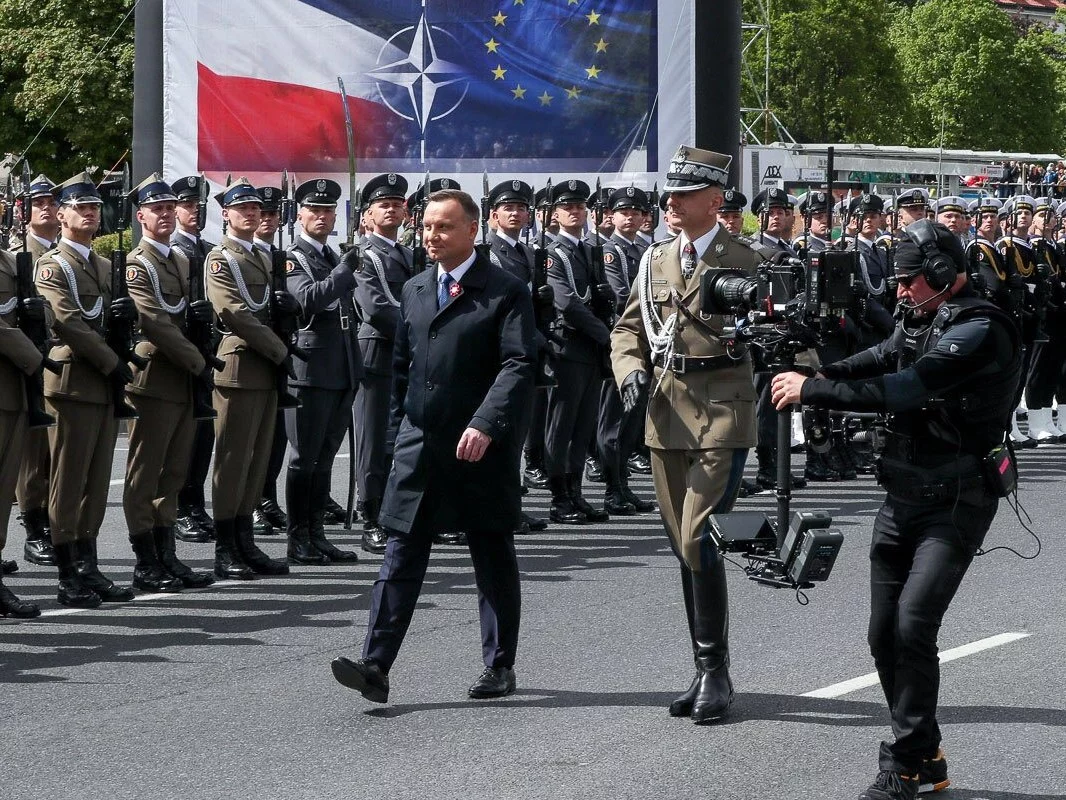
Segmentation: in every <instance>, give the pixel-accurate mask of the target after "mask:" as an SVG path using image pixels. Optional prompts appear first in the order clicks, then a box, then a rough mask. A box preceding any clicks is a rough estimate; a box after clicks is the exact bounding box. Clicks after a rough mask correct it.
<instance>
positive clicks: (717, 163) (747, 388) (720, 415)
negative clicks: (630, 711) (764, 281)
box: [611, 146, 762, 723]
mask: <svg viewBox="0 0 1066 800" xmlns="http://www.w3.org/2000/svg"><path fill="white" fill-rule="evenodd" d="M731 161H732V159H731V158H730V157H729V156H726V155H721V154H719V153H713V152H711V151H709V150H698V149H696V148H694V147H684V146H682V147H680V148H679V149H678V151H677V153H676V154H675V155H674V157H673V160H672V161H671V162H670V170H669V172H668V173H667V176H666V177H667V181H666V186H665V189H664V193H666V196H667V197H668V198H669V199H668V201H667V202H668V213H669V216H670V217H672V218H673V219H674V220H675V221H676V223H677V225H678V227H680V229H681V232H680V233H679V234H678V236H677V237H676V238H674V239H667V240H663V241H660V242H656V243H655V244H653V245H652V246H651V247H650V248H648V250H647V252H646V253H645V254H644V257H643V258H642V259H641V262H640V270H639V271H638V273H637V278H636V281H635V282H634V285H633V289H632V291H631V292H630V295H629V302H628V303H627V305H626V308H625V311H623V312H622V316H621V318H620V319H619V320H618V324H617V325H616V326H615V328H614V330H613V332H612V333H611V361H612V367H613V371H614V377H615V380H616V381H617V383H618V385H619V387H620V391H621V394H622V404H623V407H624V408H625V410H626V411H630V410H631V409H634V408H640V407H642V406H643V404H644V402H645V401H647V407H648V416H647V424H646V427H645V441H646V443H647V444H648V446H649V448H650V449H651V468H652V480H653V481H654V483H655V495H656V498H657V499H658V501H659V508H660V510H661V513H662V518H663V524H664V525H665V527H666V530H667V533H668V534H669V536H670V545H671V547H672V548H673V551H674V554H675V555H676V556H677V558H678V560H679V561H680V562H681V587H682V595H683V598H684V602H685V612H686V616H687V618H688V625H689V635H690V638H691V644H692V652H693V657H694V660H695V663H696V676H695V678H694V679H693V681H692V685H691V686H690V687H689V689H688V691H687V692H685V693H684V694H682V695H681V696H680V697H678V698H677V699H676V700H674V702H673V703H671V704H670V714H671V716H675V717H689V716H690V717H691V718H692V719H693V720H694V721H695V722H696V723H707V722H712V721H713V720H716V719H718V718H720V717H722V716H723V715H724V714H725V713H726V712H727V710H728V709H729V706H730V704H731V703H732V701H733V684H732V682H731V681H730V679H729V642H728V638H729V610H728V595H727V592H726V577H725V563H724V562H723V560H722V557H721V556H720V555H719V553H718V550H717V548H716V547H715V546H714V543H713V542H712V541H711V539H710V535H709V533H708V531H707V517H708V516H709V515H710V514H717V513H723V512H726V511H729V510H730V509H731V508H732V506H733V502H734V501H735V500H736V496H737V491H738V489H739V488H740V477H741V474H742V473H743V470H744V461H745V459H746V458H747V454H748V448H750V447H751V446H752V445H753V444H754V443H755V388H754V386H753V384H752V373H751V361H750V359H749V358H748V357H747V354H746V353H745V352H743V351H740V352H734V351H731V350H729V349H727V348H726V346H725V345H724V344H723V343H722V341H721V338H720V337H721V336H722V332H723V331H722V328H723V326H725V325H731V324H733V319H732V318H727V317H723V316H720V315H714V314H711V315H705V314H702V313H700V276H701V275H702V273H703V272H704V271H706V270H707V269H711V268H716V267H733V268H735V269H740V270H743V271H744V272H747V273H754V272H755V268H756V266H757V265H758V264H759V263H760V262H761V261H762V259H761V257H760V256H759V255H758V254H757V253H755V252H754V251H753V250H752V249H751V248H750V247H748V246H747V245H746V244H744V243H743V242H741V241H740V240H739V239H738V238H736V237H734V236H731V235H730V234H729V231H728V230H726V228H725V227H723V226H722V224H721V223H720V222H718V216H717V214H718V211H719V210H720V209H721V206H722V200H723V189H724V187H725V182H726V180H727V178H728V176H729V165H730V162H731Z"/></svg>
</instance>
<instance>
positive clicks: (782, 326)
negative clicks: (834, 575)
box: [700, 250, 859, 590]
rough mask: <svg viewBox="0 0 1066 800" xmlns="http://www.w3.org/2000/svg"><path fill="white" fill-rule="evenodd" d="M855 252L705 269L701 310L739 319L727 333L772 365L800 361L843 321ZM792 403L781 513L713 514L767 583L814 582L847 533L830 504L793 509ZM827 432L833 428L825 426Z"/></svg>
mask: <svg viewBox="0 0 1066 800" xmlns="http://www.w3.org/2000/svg"><path fill="white" fill-rule="evenodd" d="M856 257H857V256H856V254H855V253H854V252H848V251H843V250H826V251H823V252H820V253H810V254H808V256H807V257H806V258H805V259H802V260H801V259H797V258H788V257H781V258H779V259H777V260H775V261H772V262H768V263H766V264H763V265H761V266H760V267H758V269H757V270H756V273H755V275H748V274H746V273H744V272H741V271H739V270H733V269H712V270H707V271H706V272H704V274H703V275H702V277H701V283H700V311H701V312H702V313H704V314H719V315H729V316H733V317H735V318H736V319H737V325H736V327H733V328H725V329H724V330H723V335H724V337H725V338H726V339H730V338H731V339H733V340H734V342H735V343H738V344H739V343H745V344H747V345H748V346H750V347H756V348H759V349H760V350H761V351H762V352H763V353H764V356H765V361H766V363H767V365H768V366H769V367H770V369H771V370H772V371H773V372H775V373H776V372H785V371H789V370H794V369H796V355H797V353H799V352H800V351H802V350H806V349H808V348H811V347H815V346H817V345H818V344H820V343H821V342H822V337H823V335H824V334H826V333H828V332H829V331H830V330H832V329H833V328H834V327H837V328H838V327H839V326H840V325H841V322H842V320H843V318H844V314H845V312H846V311H847V309H848V308H849V307H851V306H852V304H853V303H854V301H855V298H856V296H857V295H858V288H859V287H858V285H857V284H856V282H855V279H854V276H855V275H856V274H857V270H856V269H855V259H856ZM791 428H792V411H791V409H788V410H785V411H781V412H778V419H777V487H778V488H777V514H776V519H775V520H771V518H770V516H769V515H767V514H764V513H762V512H759V511H736V512H732V513H729V514H715V515H712V516H711V517H710V518H709V530H710V533H711V537H712V538H713V539H714V541H715V544H716V545H717V546H718V548H719V550H721V551H723V552H727V553H740V554H743V555H744V556H745V557H746V559H747V562H748V564H747V566H746V567H745V568H744V570H745V572H746V573H747V576H748V578H749V579H751V580H753V581H755V582H756V583H761V584H763V585H766V586H776V587H783V588H791V589H796V590H800V589H809V588H812V587H813V586H814V583H815V582H816V581H824V580H826V579H827V578H828V577H829V573H830V572H831V571H832V569H833V564H834V562H835V561H836V557H837V554H838V553H839V552H840V547H841V545H842V544H843V541H844V537H843V534H841V533H840V531H838V530H834V529H832V528H830V527H829V526H830V525H831V524H832V521H833V520H832V517H831V516H830V515H829V514H828V513H827V512H824V511H815V512H796V513H794V514H791V515H790V509H789V505H790V501H791V496H792V472H791V451H790V445H791V435H790V434H791ZM827 435H828V432H827Z"/></svg>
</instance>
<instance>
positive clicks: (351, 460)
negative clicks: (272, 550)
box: [337, 75, 361, 530]
mask: <svg viewBox="0 0 1066 800" xmlns="http://www.w3.org/2000/svg"><path fill="white" fill-rule="evenodd" d="M337 85H338V86H339V87H340V90H341V105H342V106H343V107H344V133H345V138H346V139H347V141H348V238H347V241H346V242H345V244H344V246H343V247H342V249H343V250H344V252H345V253H347V252H348V251H349V250H352V249H354V250H355V251H356V253H355V256H354V257H355V258H356V259H357V261H356V263H358V259H359V258H360V257H361V254H360V253H359V244H358V239H357V238H356V229H357V227H358V223H357V220H358V215H359V185H358V182H357V180H356V173H355V131H354V130H353V129H352V112H351V110H350V109H349V108H348V94H347V93H346V92H345V91H344V81H343V80H341V77H340V76H339V75H338V76H337ZM354 519H355V405H354V404H353V405H352V413H351V414H350V416H349V419H348V502H347V504H346V508H345V511H344V527H345V528H346V529H348V530H351V529H352V522H353V521H354Z"/></svg>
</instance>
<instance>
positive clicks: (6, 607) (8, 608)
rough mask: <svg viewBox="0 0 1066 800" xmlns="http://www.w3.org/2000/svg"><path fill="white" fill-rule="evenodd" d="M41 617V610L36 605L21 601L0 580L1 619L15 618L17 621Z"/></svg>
mask: <svg viewBox="0 0 1066 800" xmlns="http://www.w3.org/2000/svg"><path fill="white" fill-rule="evenodd" d="M39 616H41V609H40V608H38V607H37V604H36V603H29V602H26V601H25V600H20V599H19V598H18V597H16V596H15V593H14V592H12V591H11V590H10V589H8V588H7V587H6V586H4V582H3V581H2V580H0V617H14V618H15V619H33V618H34V617H39Z"/></svg>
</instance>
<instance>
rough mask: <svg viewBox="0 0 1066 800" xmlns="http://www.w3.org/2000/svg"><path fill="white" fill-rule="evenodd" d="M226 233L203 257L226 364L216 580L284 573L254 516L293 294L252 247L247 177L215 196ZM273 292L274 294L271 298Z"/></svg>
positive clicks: (252, 193) (219, 383)
mask: <svg viewBox="0 0 1066 800" xmlns="http://www.w3.org/2000/svg"><path fill="white" fill-rule="evenodd" d="M215 199H216V200H217V201H218V203H219V205H220V206H222V219H223V221H224V222H226V223H227V226H228V233H227V235H226V236H224V237H223V238H222V241H221V242H220V243H219V244H218V246H216V247H215V248H214V249H213V250H212V251H211V252H210V253H209V254H208V256H207V269H206V276H207V298H208V300H210V301H211V305H212V307H213V308H214V310H215V318H216V320H217V325H218V329H219V331H220V332H221V333H222V341H221V343H220V344H219V347H218V358H219V359H220V360H221V361H223V362H224V364H225V367H224V368H223V370H222V371H221V372H219V373H218V374H217V375H216V377H215V395H214V406H215V410H216V411H217V412H218V417H217V418H216V419H215V465H214V470H213V474H212V476H211V493H212V498H213V500H214V511H215V530H216V536H217V540H216V542H215V575H217V576H218V577H220V578H236V579H239V580H250V579H253V578H255V576H256V575H285V574H287V573H288V571H289V566H288V564H287V563H286V562H284V561H279V560H275V559H271V558H268V557H267V555H266V554H265V553H264V552H263V551H262V550H260V549H259V548H258V547H257V546H256V544H255V538H254V535H253V531H252V512H253V510H254V509H255V506H256V504H257V503H258V502H259V499H260V497H261V495H262V489H263V480H264V478H265V476H266V471H267V462H268V461H269V459H270V448H271V445H272V444H273V436H274V423H275V419H276V415H277V405H278V393H277V370H278V369H279V368H283V365H284V364H285V363H286V361H287V358H288V347H287V345H286V343H285V342H283V341H282V340H281V339H280V338H279V337H278V335H277V334H276V333H274V331H273V329H272V328H271V322H272V319H271V315H272V313H274V312H277V313H280V314H295V313H296V312H297V310H298V309H299V306H298V304H297V302H296V298H294V297H293V296H292V295H291V294H289V293H288V292H285V291H280V290H279V291H273V292H272V290H271V270H270V267H271V265H270V259H269V257H268V256H267V254H266V253H264V252H263V251H262V250H261V249H260V248H258V247H256V246H255V244H254V239H255V232H256V230H257V229H258V228H259V220H260V204H261V203H262V199H261V198H260V197H259V194H258V193H257V192H256V190H255V187H254V186H252V184H250V183H249V182H248V180H247V179H246V178H241V179H239V180H237V181H235V182H233V183H231V184H230V185H229V186H227V187H226V188H225V190H224V191H222V192H220V193H219V194H216V195H215ZM272 295H273V296H272Z"/></svg>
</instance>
